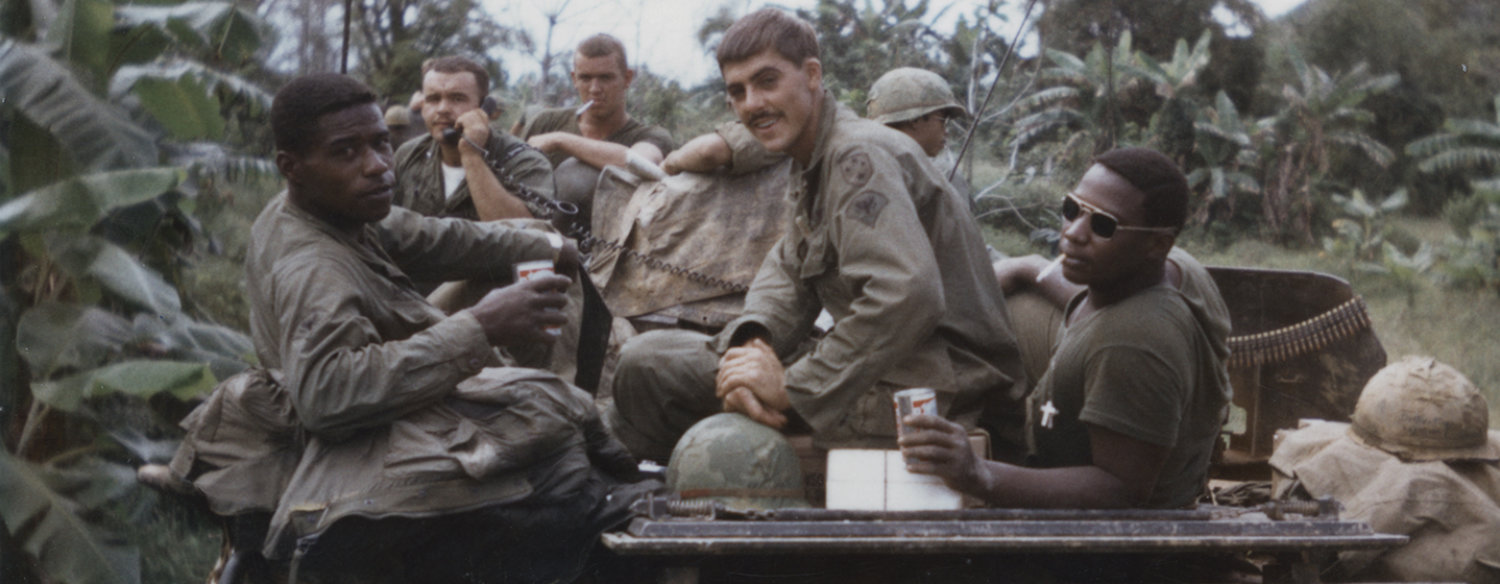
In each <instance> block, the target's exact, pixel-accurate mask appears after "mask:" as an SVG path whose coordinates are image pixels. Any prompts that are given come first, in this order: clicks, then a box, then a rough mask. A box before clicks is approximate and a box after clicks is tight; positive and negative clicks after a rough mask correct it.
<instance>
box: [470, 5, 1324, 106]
mask: <svg viewBox="0 0 1500 584" xmlns="http://www.w3.org/2000/svg"><path fill="white" fill-rule="evenodd" d="M1256 1H1257V3H1258V4H1260V5H1261V6H1262V8H1264V9H1265V11H1266V13H1267V14H1268V15H1269V16H1272V17H1275V16H1278V15H1281V14H1283V13H1285V12H1286V11H1288V10H1291V9H1292V8H1295V7H1296V6H1297V5H1299V4H1301V3H1302V2H1303V1H1304V0H1256ZM482 2H483V4H484V6H485V7H486V8H487V9H489V11H490V13H491V14H492V15H494V16H495V18H496V19H497V20H499V21H500V22H502V23H505V24H510V25H517V24H519V25H520V26H519V27H520V28H522V29H524V30H527V31H529V32H530V33H531V34H533V35H535V37H536V42H537V43H538V44H541V43H544V42H545V41H546V39H545V38H544V37H545V34H546V31H547V14H549V13H555V14H560V15H561V17H560V18H559V19H558V26H557V29H556V31H555V33H554V36H553V39H552V50H553V51H558V50H567V49H571V48H572V47H573V46H575V45H577V44H578V42H579V41H581V40H583V39H584V38H586V37H588V36H589V35H591V34H594V33H597V32H607V33H610V34H612V35H615V36H616V37H618V38H619V39H620V40H621V41H622V42H624V43H625V49H626V51H627V52H628V53H629V54H630V60H631V64H632V66H637V67H638V66H640V64H645V65H646V66H647V67H649V68H650V69H651V71H652V72H654V73H656V74H658V75H663V76H666V77H670V78H673V79H676V80H677V81H678V82H680V83H682V84H683V85H684V86H688V87H691V86H695V85H698V84H699V83H701V82H702V81H704V80H705V79H708V78H709V76H712V75H717V74H718V68H717V67H716V66H715V65H714V62H713V58H712V56H710V55H708V54H707V53H705V52H704V51H703V48H702V47H700V46H698V40H697V34H696V33H697V27H698V26H699V25H700V24H701V23H702V22H703V21H704V20H706V19H708V17H709V16H712V15H714V14H715V13H717V12H718V10H719V7H721V6H729V7H730V8H731V9H732V11H733V12H734V13H735V14H745V13H748V12H751V11H753V10H756V9H759V8H761V7H763V6H766V5H770V4H773V3H768V2H766V1H765V0H482ZM774 4H777V5H780V6H785V7H791V8H811V7H813V6H814V5H816V0H783V1H781V2H776V3H774ZM982 4H983V2H982V1H981V0H931V4H930V5H929V9H928V15H929V16H931V15H937V14H940V13H941V14H942V19H941V20H939V21H938V25H937V26H938V28H939V30H943V29H951V27H952V26H953V21H954V20H955V19H956V18H957V17H958V15H960V14H972V13H973V12H974V10H975V8H976V7H977V6H980V5H982ZM1009 4H1012V5H1018V7H1016V8H1015V11H1016V13H1017V15H1016V16H1015V17H1013V18H1012V19H1011V22H1010V25H1011V26H1015V25H1017V24H1019V22H1020V16H1019V12H1020V10H1021V8H1020V7H1019V6H1024V5H1025V3H1024V2H1023V1H1021V0H1014V1H1012V2H1010V3H1009ZM1035 16H1036V15H1033V18H1034V17H1035ZM1007 34H1009V31H1007ZM503 56H504V58H505V66H506V68H507V69H510V71H508V72H509V73H510V74H511V79H516V78H518V77H520V76H521V75H524V74H527V73H535V72H537V71H538V70H539V66H538V64H537V62H536V61H535V59H533V58H532V57H529V56H525V55H517V54H509V53H507V54H504V55H503ZM825 57H826V56H825Z"/></svg>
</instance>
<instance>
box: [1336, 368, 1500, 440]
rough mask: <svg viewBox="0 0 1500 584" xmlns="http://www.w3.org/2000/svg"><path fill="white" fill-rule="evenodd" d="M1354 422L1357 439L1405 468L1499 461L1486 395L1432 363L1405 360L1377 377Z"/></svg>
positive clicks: (1369, 384) (1352, 430)
mask: <svg viewBox="0 0 1500 584" xmlns="http://www.w3.org/2000/svg"><path fill="white" fill-rule="evenodd" d="M1352 421H1353V424H1351V425H1350V434H1352V435H1353V436H1354V438H1355V439H1357V440H1359V441H1360V442H1363V443H1365V444H1368V445H1370V446H1374V447H1376V448H1379V449H1381V450H1384V451H1386V452H1389V453H1391V454H1394V455H1396V456H1397V457H1399V458H1401V459H1402V460H1405V461H1408V462H1425V461H1433V460H1492V461H1493V460H1500V445H1497V442H1496V441H1494V440H1491V439H1490V436H1489V434H1490V432H1489V422H1490V408H1489V404H1488V403H1486V401H1485V399H1484V395H1483V394H1481V393H1480V392H1479V388H1477V387H1475V386H1474V384H1473V383H1472V382H1470V381H1469V378H1467V377H1464V374H1462V373H1459V372H1458V370H1457V369H1454V368H1452V367H1450V366H1448V365H1446V364H1443V363H1440V362H1438V360H1437V359H1434V358H1432V357H1416V356H1408V357H1405V358H1403V359H1401V360H1400V361H1397V362H1395V363H1392V364H1390V365H1386V366H1385V367H1384V368H1382V369H1381V370H1380V371H1378V372H1376V373H1375V376H1374V377H1371V378H1370V381H1369V382H1367V383H1365V389H1364V391H1363V392H1362V393H1360V395H1359V402H1357V403H1356V404H1355V405H1354V416H1353V420H1352Z"/></svg>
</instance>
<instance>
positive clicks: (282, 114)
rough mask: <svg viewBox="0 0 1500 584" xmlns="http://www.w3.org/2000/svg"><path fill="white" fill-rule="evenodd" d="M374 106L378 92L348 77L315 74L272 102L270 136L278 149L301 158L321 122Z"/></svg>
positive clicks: (286, 87)
mask: <svg viewBox="0 0 1500 584" xmlns="http://www.w3.org/2000/svg"><path fill="white" fill-rule="evenodd" d="M374 103H375V92H374V91H372V90H371V89H370V88H369V86H367V85H365V84H364V83H360V82H359V81H358V80H356V79H354V78H353V77H349V76H347V75H340V74H337V73H313V74H310V75H303V76H301V77H298V78H296V79H293V80H292V81H291V83H288V84H286V85H284V86H282V88H281V90H280V91H277V92H276V97H275V98H273V99H272V100H271V134H272V135H274V136H275V137H276V149H277V150H281V151H285V152H291V153H294V154H302V153H304V152H306V151H307V148H308V147H309V146H311V144H310V142H311V140H312V139H313V137H314V136H315V135H316V134H317V132H318V119H320V118H322V117H323V116H325V115H328V114H331V113H334V112H338V111H343V110H345V109H348V108H351V107H354V106H359V105H366V104H374Z"/></svg>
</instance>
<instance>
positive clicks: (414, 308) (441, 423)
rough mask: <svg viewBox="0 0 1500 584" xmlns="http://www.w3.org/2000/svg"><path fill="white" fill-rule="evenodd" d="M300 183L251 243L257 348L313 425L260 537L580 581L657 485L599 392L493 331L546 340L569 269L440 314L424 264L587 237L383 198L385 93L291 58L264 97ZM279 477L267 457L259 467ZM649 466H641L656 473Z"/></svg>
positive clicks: (475, 570) (333, 569)
mask: <svg viewBox="0 0 1500 584" xmlns="http://www.w3.org/2000/svg"><path fill="white" fill-rule="evenodd" d="M271 123H272V128H273V131H274V133H275V135H276V141H277V155H276V162H277V167H278V168H279V169H280V171H281V173H282V174H283V176H285V177H286V181H287V190H286V191H285V192H284V193H283V194H281V195H279V196H277V197H276V198H275V199H273V200H272V201H271V202H270V204H268V205H267V207H266V209H265V210H264V211H263V212H262V213H261V215H260V217H259V218H257V219H256V222H255V226H254V228H253V236H254V237H253V241H254V242H255V245H254V246H253V247H252V249H251V251H250V254H249V257H248V258H247V260H246V268H245V271H246V277H247V281H248V288H249V294H248V295H249V299H250V304H251V332H252V337H253V339H254V342H255V349H256V353H257V355H258V356H259V358H260V362H261V364H262V365H264V366H265V367H267V368H270V369H278V370H280V371H281V372H282V373H283V374H284V382H283V383H282V387H283V388H284V390H285V392H286V394H287V395H288V396H289V397H290V403H291V405H292V408H293V409H294V411H295V414H296V419H297V420H298V422H299V423H300V425H301V426H302V428H303V430H304V431H305V432H306V434H307V444H306V447H305V449H304V451H303V453H302V456H301V460H300V462H299V464H298V465H297V467H296V470H295V471H294V472H293V474H292V476H291V477H290V478H289V479H287V482H286V485H287V486H286V489H285V492H284V493H283V494H282V496H281V500H280V502H279V503H278V504H277V507H276V511H275V513H274V515H273V517H272V520H271V525H270V534H269V536H268V537H267V540H266V543H265V547H264V552H265V554H266V555H267V556H268V557H272V558H283V559H285V558H291V559H292V560H293V561H294V562H299V563H301V564H302V565H303V567H304V568H307V569H314V570H316V571H322V572H325V573H335V574H345V575H348V576H349V577H350V578H351V579H352V580H354V581H363V582H371V581H378V582H390V581H396V582H407V581H410V582H458V581H466V582H502V581H503V582H532V581H537V582H550V581H558V580H561V581H569V580H571V579H573V578H575V577H576V576H577V575H578V574H579V572H580V571H581V570H582V569H583V560H584V559H585V558H587V556H588V552H589V550H590V549H591V547H592V546H593V545H594V540H595V538H596V537H597V535H598V533H599V532H600V531H602V530H604V529H607V528H610V527H613V526H615V525H618V524H619V523H620V522H621V521H623V520H625V519H626V518H627V515H628V512H627V507H628V505H629V503H630V501H631V500H632V498H633V494H634V493H637V492H638V490H637V489H640V488H643V485H641V484H637V483H628V482H626V480H628V479H630V478H634V475H635V474H636V471H635V466H634V461H633V460H631V458H630V457H629V455H628V454H627V453H626V452H625V450H624V449H623V447H622V446H620V445H619V444H618V443H617V442H615V441H614V440H613V439H612V438H610V437H609V435H608V434H607V433H606V432H605V430H604V426H603V425H602V423H601V422H600V419H599V416H598V413H597V410H596V409H595V408H594V406H593V402H592V400H591V399H590V397H589V396H588V395H587V394H585V393H584V392H583V391H582V390H579V389H578V388H576V387H573V386H571V385H569V384H567V383H565V382H563V381H562V380H560V379H558V378H557V376H555V375H553V374H551V373H548V372H546V371H540V370H536V369H525V368H516V367H497V366H498V365H500V361H499V357H498V354H497V353H496V351H495V349H494V346H496V345H508V346H515V345H527V344H537V343H546V342H551V340H552V337H551V335H549V334H548V333H547V332H546V331H545V328H546V327H548V326H556V325H560V324H562V323H563V321H564V320H565V317H564V316H563V315H562V313H560V312H558V311H557V310H556V309H557V308H560V307H561V306H562V305H563V304H564V302H565V298H564V294H563V289H565V288H566V287H567V286H568V285H569V280H568V278H566V277H564V276H560V275H557V276H544V277H540V278H536V279H532V280H528V281H526V282H521V283H518V284H514V285H511V286H507V287H505V288H500V289H497V290H493V291H491V292H489V294H487V295H486V296H485V297H484V298H483V299H482V300H481V301H480V302H479V303H478V304H476V305H474V306H473V307H471V308H469V309H467V310H463V311H460V312H457V313H455V314H452V315H445V314H443V313H442V312H441V311H439V310H437V309H436V308H434V307H433V306H431V305H430V304H428V303H427V302H426V301H425V300H424V299H423V297H422V296H421V295H419V294H418V293H417V292H416V290H415V289H414V287H413V285H412V278H438V279H453V278H459V277H464V276H470V275H476V274H477V275H484V274H497V273H505V272H508V271H510V270H511V269H512V266H513V265H514V264H515V263H517V262H522V261H528V260H535V259H550V260H552V261H554V262H556V264H557V265H558V266H559V273H570V270H572V269H576V266H577V261H578V260H577V249H576V248H574V247H573V246H572V244H571V243H569V242H567V241H566V240H564V239H562V238H561V237H558V236H556V235H555V234H546V233H542V232H537V231H529V230H519V229H514V228H511V227H508V226H506V225H505V224H503V223H481V222H474V221H462V220H456V219H438V218H429V217H423V216H421V215H418V214H416V213H412V212H410V211H407V210H405V209H402V208H400V207H392V206H391V198H392V192H391V191H392V184H393V182H394V176H393V173H392V168H393V165H392V159H391V150H390V142H389V133H388V132H387V130H386V127H385V123H384V120H383V119H382V118H381V115H380V110H379V108H378V107H377V106H376V105H375V101H374V94H373V93H372V92H370V90H369V89H368V88H367V87H365V86H364V85H363V84H361V83H359V82H357V81H354V80H352V79H350V78H348V77H345V76H342V75H332V74H322V75H310V76H306V77H301V78H298V79H296V80H294V81H292V82H291V83H289V84H287V85H286V86H285V87H284V88H282V90H281V91H280V92H278V93H277V95H276V98H275V101H274V102H273V104H272V107H271ZM266 479H267V480H268V481H269V480H275V477H267V478H266ZM646 486H649V485H646Z"/></svg>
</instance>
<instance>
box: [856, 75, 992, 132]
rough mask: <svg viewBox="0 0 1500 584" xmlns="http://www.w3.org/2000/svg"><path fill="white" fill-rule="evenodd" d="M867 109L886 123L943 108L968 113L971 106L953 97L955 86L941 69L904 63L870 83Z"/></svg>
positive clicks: (920, 115)
mask: <svg viewBox="0 0 1500 584" xmlns="http://www.w3.org/2000/svg"><path fill="white" fill-rule="evenodd" d="M865 105H866V110H867V111H866V113H867V114H868V117H869V118H870V119H872V120H875V121H877V122H880V123H882V124H894V123H898V122H905V121H910V120H915V119H917V118H920V117H922V116H925V115H927V114H930V113H932V112H935V111H939V110H953V111H952V113H951V115H957V116H967V115H969V112H968V110H965V109H964V106H962V105H959V103H958V100H957V99H954V97H953V89H952V88H950V87H949V86H948V82H947V81H946V80H944V79H943V78H942V77H941V76H939V75H938V74H937V73H933V72H931V71H928V70H926V69H917V68H914V67H902V68H900V69H892V70H891V71H888V72H886V74H885V75H881V76H880V79H876V80H875V84H874V85H872V86H870V99H869V101H868V102H866V104H865Z"/></svg>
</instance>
